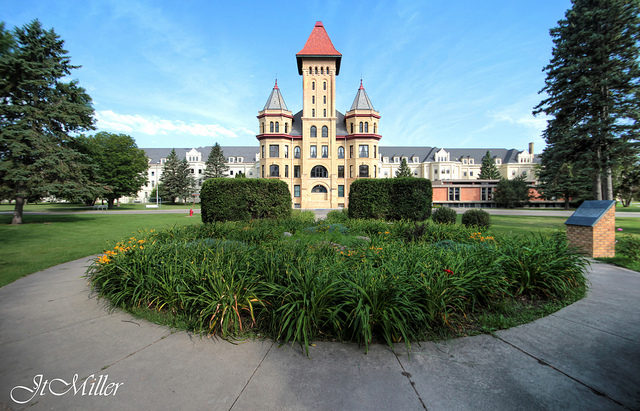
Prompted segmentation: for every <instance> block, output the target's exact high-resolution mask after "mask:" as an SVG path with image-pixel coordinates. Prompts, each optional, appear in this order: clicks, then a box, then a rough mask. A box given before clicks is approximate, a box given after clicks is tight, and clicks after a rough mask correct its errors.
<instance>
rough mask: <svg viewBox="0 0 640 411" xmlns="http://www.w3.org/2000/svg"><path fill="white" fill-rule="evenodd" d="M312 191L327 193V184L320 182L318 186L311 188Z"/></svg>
mask: <svg viewBox="0 0 640 411" xmlns="http://www.w3.org/2000/svg"><path fill="white" fill-rule="evenodd" d="M311 192H312V193H325V194H326V192H327V188H326V187H325V186H321V185H320V184H318V185H317V186H315V187H313V188H312V189H311Z"/></svg>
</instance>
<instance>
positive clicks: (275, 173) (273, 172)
mask: <svg viewBox="0 0 640 411" xmlns="http://www.w3.org/2000/svg"><path fill="white" fill-rule="evenodd" d="M269 176H270V177H280V167H279V166H277V165H275V164H272V165H270V166H269Z"/></svg>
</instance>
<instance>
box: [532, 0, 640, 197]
mask: <svg viewBox="0 0 640 411" xmlns="http://www.w3.org/2000/svg"><path fill="white" fill-rule="evenodd" d="M639 14H640V2H639V1H638V0H572V7H571V9H569V10H568V11H567V12H566V14H565V18H564V19H562V20H560V21H559V22H558V26H557V27H555V28H552V29H551V30H550V33H551V37H552V38H553V43H554V47H553V53H552V58H551V61H550V63H549V64H548V65H547V66H546V67H545V68H544V71H545V72H546V73H547V77H546V80H545V87H544V88H543V89H542V90H541V92H544V93H546V94H547V96H548V97H547V98H545V99H544V100H542V101H541V102H540V104H539V105H538V106H537V107H536V108H535V109H534V114H538V113H545V114H547V115H549V116H551V120H550V121H549V122H548V124H547V128H546V130H545V132H544V137H545V139H546V141H547V147H546V148H545V152H546V151H552V150H553V151H557V153H556V154H553V155H547V156H544V155H543V158H542V168H543V169H545V168H548V169H549V170H550V171H548V172H547V173H546V176H548V177H545V175H544V174H543V175H542V176H543V178H545V179H547V178H550V177H552V176H553V171H552V170H554V169H559V168H560V167H561V164H560V165H559V164H557V163H554V162H568V163H570V164H571V165H572V166H573V169H574V170H576V169H581V170H582V171H584V172H587V173H589V174H590V175H591V178H592V198H595V199H598V200H601V199H608V200H612V199H613V197H614V182H613V170H614V169H615V168H616V167H617V166H618V165H619V164H620V162H621V161H626V160H628V158H629V157H633V156H637V147H635V146H634V145H633V144H632V143H633V141H634V140H635V141H637V136H638V128H639V125H638V115H639V114H640V67H639V65H638V57H640V50H639V48H638V42H639V41H640V17H639ZM546 183H548V181H546Z"/></svg>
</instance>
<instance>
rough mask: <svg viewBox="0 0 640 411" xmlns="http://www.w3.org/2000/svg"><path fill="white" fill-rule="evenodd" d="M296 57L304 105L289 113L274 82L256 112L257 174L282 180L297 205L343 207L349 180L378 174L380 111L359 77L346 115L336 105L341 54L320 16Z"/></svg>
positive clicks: (299, 206)
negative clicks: (257, 141)
mask: <svg viewBox="0 0 640 411" xmlns="http://www.w3.org/2000/svg"><path fill="white" fill-rule="evenodd" d="M296 61H297V65H298V74H300V75H301V76H302V110H301V111H299V112H298V113H296V114H295V115H291V112H290V111H288V109H287V107H286V104H285V103H284V98H283V97H282V94H281V93H280V90H279V88H278V86H277V82H276V85H275V86H274V88H273V90H272V92H271V95H270V96H269V99H268V100H267V103H266V104H265V107H264V109H263V110H262V111H260V112H259V113H258V119H259V123H260V133H259V134H258V135H257V138H258V140H260V145H261V147H260V166H261V167H260V170H261V174H260V175H261V177H263V178H279V179H281V180H283V181H286V182H287V184H288V185H289V190H290V191H291V194H292V202H293V205H294V207H295V208H338V207H345V206H347V202H348V197H349V186H350V184H351V182H352V181H353V180H355V179H356V178H371V177H373V178H375V177H377V168H378V161H379V160H378V149H377V148H378V147H377V145H378V140H379V139H380V135H378V134H377V125H378V124H377V123H378V119H379V118H380V116H379V114H378V113H377V112H376V111H374V109H373V106H372V105H371V101H370V100H369V97H368V96H367V94H366V92H365V91H364V87H363V86H362V82H361V83H360V89H359V90H358V92H357V94H356V99H355V100H354V103H353V105H352V107H351V110H349V111H348V112H347V115H346V116H345V115H344V114H342V113H340V111H338V110H337V109H336V76H337V75H338V74H339V73H340V63H341V61H342V54H340V52H338V50H336V48H335V47H334V46H333V43H332V42H331V39H330V38H329V35H328V34H327V32H326V30H325V28H324V26H323V25H322V22H320V21H318V22H316V24H315V26H314V27H313V30H312V31H311V34H310V35H309V38H308V39H307V42H306V43H305V45H304V47H303V48H302V50H300V51H299V52H298V53H297V54H296ZM347 127H349V129H350V131H347ZM283 131H284V132H283Z"/></svg>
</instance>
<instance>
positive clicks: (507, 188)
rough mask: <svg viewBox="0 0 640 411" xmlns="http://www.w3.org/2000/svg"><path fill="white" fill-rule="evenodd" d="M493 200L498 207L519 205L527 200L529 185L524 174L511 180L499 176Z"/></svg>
mask: <svg viewBox="0 0 640 411" xmlns="http://www.w3.org/2000/svg"><path fill="white" fill-rule="evenodd" d="M493 200H494V201H495V202H496V205H497V206H498V207H505V208H514V207H521V206H523V205H525V204H526V203H527V202H528V201H529V186H528V185H527V181H526V179H525V177H524V176H518V177H516V178H514V179H513V180H507V179H506V178H501V179H500V181H499V182H498V185H497V186H496V189H495V191H494V192H493Z"/></svg>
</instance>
